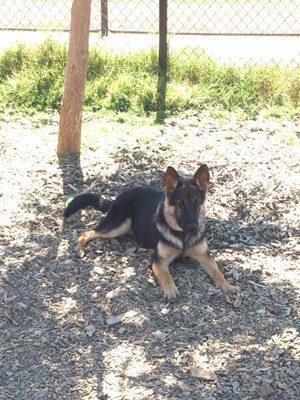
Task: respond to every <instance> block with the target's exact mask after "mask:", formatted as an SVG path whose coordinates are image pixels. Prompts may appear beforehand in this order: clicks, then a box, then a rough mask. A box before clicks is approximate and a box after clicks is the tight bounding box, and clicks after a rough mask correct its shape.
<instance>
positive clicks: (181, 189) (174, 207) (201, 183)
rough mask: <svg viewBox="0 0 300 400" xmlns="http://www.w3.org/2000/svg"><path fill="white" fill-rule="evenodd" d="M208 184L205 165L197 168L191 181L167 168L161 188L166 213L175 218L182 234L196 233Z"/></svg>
mask: <svg viewBox="0 0 300 400" xmlns="http://www.w3.org/2000/svg"><path fill="white" fill-rule="evenodd" d="M208 183H209V172H208V168H207V165H205V164H203V165H201V167H199V168H198V170H197V171H196V173H195V175H194V176H193V178H192V179H183V178H181V177H180V176H179V175H178V173H177V171H176V170H175V169H174V168H173V167H168V168H167V171H166V174H165V179H164V186H163V189H164V192H165V206H166V212H167V213H169V214H170V215H171V216H172V217H174V218H175V220H176V222H177V224H178V226H179V228H181V229H182V230H183V231H184V232H191V233H197V230H198V225H199V215H200V213H201V210H202V209H203V207H204V201H205V196H206V191H207V188H208Z"/></svg>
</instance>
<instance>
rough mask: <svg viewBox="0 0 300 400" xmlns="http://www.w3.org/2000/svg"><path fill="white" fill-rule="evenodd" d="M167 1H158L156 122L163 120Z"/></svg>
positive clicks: (165, 85) (165, 76) (166, 55)
mask: <svg viewBox="0 0 300 400" xmlns="http://www.w3.org/2000/svg"><path fill="white" fill-rule="evenodd" d="M167 36H168V0H159V57H158V59H159V69H158V90H157V92H158V93H157V116H156V120H157V121H158V122H162V121H163V120H164V119H165V110H166V89H167V61H168V37H167Z"/></svg>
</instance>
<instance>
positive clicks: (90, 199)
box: [64, 193, 112, 218]
mask: <svg viewBox="0 0 300 400" xmlns="http://www.w3.org/2000/svg"><path fill="white" fill-rule="evenodd" d="M111 204H112V201H109V200H103V201H100V197H99V196H98V195H97V194H94V193H82V194H79V195H78V196H76V197H74V198H73V199H72V200H71V201H70V202H69V204H68V205H67V208H66V209H65V212H64V216H65V217H66V218H67V217H69V216H70V215H72V214H74V213H75V212H76V211H78V210H81V209H82V208H85V207H88V206H91V207H93V208H95V209H96V210H99V211H102V212H106V211H108V210H109V208H110V206H111Z"/></svg>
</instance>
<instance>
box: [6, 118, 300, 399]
mask: <svg viewBox="0 0 300 400" xmlns="http://www.w3.org/2000/svg"><path fill="white" fill-rule="evenodd" d="M121 122H122V120H121V119H119V123H117V122H113V121H110V120H109V118H107V120H100V119H96V118H95V117H92V116H90V117H88V118H87V121H86V123H85V125H84V130H83V131H84V138H83V142H84V143H83V151H82V155H81V159H80V160H78V159H71V158H69V159H67V160H64V161H61V162H58V161H57V158H56V155H55V147H56V142H57V130H58V126H57V118H49V119H44V120H41V119H37V118H32V119H19V120H17V121H15V120H13V119H12V118H11V117H10V116H9V115H7V116H4V118H3V120H2V121H1V125H0V158H1V160H0V161H1V162H0V179H1V186H0V192H1V193H0V196H1V216H0V221H1V230H0V245H1V248H0V305H1V310H0V332H1V334H0V398H1V399H5V400H6V399H18V400H19V399H43V400H45V399H85V400H87V399H114V400H115V399H126V400H127V399H128V400H131V399H132V400H142V399H143V400H144V399H153V400H154V399H155V400H165V399H166V400H173V399H191V400H193V399H195V400H196V399H197V400H199V399H205V400H211V399H222V400H223V399H224V400H233V399H238V400H247V399H249V400H250V399H260V398H268V399H274V400H277V399H278V400H285V399H289V400H292V399H295V400H296V399H299V398H300V364H299V352H300V338H299V325H300V320H299V287H300V277H299V258H298V256H299V253H300V245H299V230H298V227H299V214H300V212H299V182H298V181H299V179H298V181H297V176H298V177H299V175H298V174H299V164H300V163H299V161H300V157H299V155H300V154H299V153H300V151H299V147H297V146H296V145H295V144H296V141H297V140H296V139H297V137H298V138H299V132H300V125H299V123H297V122H272V121H264V120H260V121H256V122H255V121H245V122H239V121H238V120H237V119H234V118H231V119H228V120H222V121H220V120H217V119H213V118H212V117H211V116H209V115H208V114H201V115H197V114H194V115H189V116H188V118H184V117H182V118H177V119H172V120H169V121H167V123H166V124H165V125H164V126H151V125H149V126H148V125H144V124H143V122H140V123H137V124H135V125H134V126H133V125H130V123H126V122H124V121H123V122H124V123H121ZM201 162H206V163H207V164H208V165H209V166H210V169H211V180H212V183H211V188H210V191H209V201H208V220H207V227H208V239H209V244H210V248H211V252H212V254H213V255H214V257H215V258H216V260H217V262H218V263H219V266H220V269H221V270H222V271H223V272H224V274H225V276H226V278H227V279H228V281H229V282H231V283H234V284H237V285H239V286H240V288H241V291H240V293H238V294H232V295H230V296H227V295H223V294H222V293H221V292H220V291H219V290H218V289H216V288H215V287H214V286H213V285H212V282H211V281H210V279H209V277H208V276H207V275H206V274H205V272H203V271H202V270H201V268H199V267H198V266H197V265H196V264H193V263H192V262H190V261H188V260H181V261H177V262H175V263H174V265H173V266H172V274H173V276H174V278H175V281H176V284H177V286H178V289H179V297H178V298H177V299H176V301H175V302H173V303H167V302H165V301H164V300H163V297H162V292H161V289H160V288H159V287H158V286H157V283H156V281H155V279H154V277H153V275H152V274H151V272H150V270H149V263H150V258H151V251H145V250H144V249H141V248H138V247H137V246H136V244H135V242H134V240H133V239H132V238H124V239H122V240H121V241H120V246H121V247H120V246H119V247H117V246H116V244H115V243H114V244H113V243H109V242H107V241H101V240H99V241H95V242H93V243H91V244H90V245H89V246H88V248H87V252H86V256H85V258H83V259H79V258H78V257H77V255H76V254H75V252H74V238H75V236H76V232H80V231H81V230H83V229H85V228H86V226H90V227H91V226H94V224H95V222H96V221H97V220H98V219H99V218H101V213H99V212H95V211H92V210H85V211H82V212H81V213H80V215H79V214H78V215H77V216H74V217H72V218H70V220H68V221H65V222H64V221H63V217H62V212H63V209H64V203H65V200H66V198H67V197H68V196H69V195H74V193H78V192H81V191H86V190H89V191H94V192H98V193H101V195H102V196H103V197H104V198H113V197H114V196H115V195H116V194H117V193H118V192H120V191H121V190H122V189H124V188H127V187H131V186H134V185H137V184H152V185H156V186H159V185H160V184H161V180H162V177H163V171H164V170H165V168H166V166H167V165H169V164H171V165H173V166H175V167H177V168H178V169H179V170H180V171H182V172H187V173H192V172H193V171H195V169H196V168H197V166H198V165H199V164H200V163H201ZM116 249H117V250H116ZM124 313H128V314H126V315H125V316H123V321H120V320H121V319H122V316H121V317H120V318H119V322H117V321H116V320H115V319H114V317H118V316H120V315H122V314H124Z"/></svg>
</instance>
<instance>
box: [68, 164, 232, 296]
mask: <svg viewBox="0 0 300 400" xmlns="http://www.w3.org/2000/svg"><path fill="white" fill-rule="evenodd" d="M208 183H209V171H208V168H207V166H206V165H202V166H201V167H200V168H198V170H197V171H196V173H195V175H194V177H193V178H192V179H182V178H181V177H180V176H179V175H178V173H177V172H176V170H175V169H174V168H173V167H168V168H167V171H166V173H165V178H164V184H163V191H159V190H156V189H153V188H150V187H137V188H133V189H128V190H125V191H124V192H122V193H121V194H120V195H119V196H118V197H117V198H116V199H115V200H114V201H112V202H109V201H103V202H101V201H100V199H99V196H97V195H95V194H92V193H84V194H80V195H78V196H77V197H75V198H74V199H73V200H72V201H71V202H70V203H69V205H68V206H67V208H66V210H65V217H68V216H69V215H71V214H73V213H74V212H76V211H77V210H79V209H82V208H84V207H87V206H92V207H94V208H95V209H97V210H100V211H102V212H107V211H108V212H107V214H106V216H105V217H104V218H103V219H102V221H101V222H100V223H99V225H98V226H97V227H96V228H95V229H94V230H90V231H85V232H82V233H81V234H80V236H79V238H78V243H77V246H76V249H77V251H78V252H79V255H80V256H81V257H82V256H83V254H84V248H85V246H86V244H87V243H88V242H89V241H91V240H93V239H95V238H99V237H100V238H110V239H111V238H117V237H119V236H122V235H124V234H126V233H128V232H129V231H131V232H132V233H133V234H134V236H135V238H136V240H137V241H138V243H139V244H140V245H141V246H143V247H145V248H151V249H154V255H153V260H152V265H151V267H152V270H153V272H154V274H155V275H156V277H157V279H158V281H159V283H160V285H161V287H162V289H163V291H164V297H165V298H167V299H171V298H173V297H175V296H176V294H177V288H176V286H175V284H174V281H173V278H172V276H171V274H170V272H169V264H170V263H171V262H172V261H173V260H174V259H175V258H177V257H179V256H187V257H191V258H192V259H194V260H196V261H197V262H199V263H200V264H201V265H202V267H203V268H204V269H205V271H206V272H207V273H208V274H209V276H210V277H211V279H212V280H213V281H214V283H215V284H216V286H218V287H220V288H221V289H222V290H223V291H225V292H228V291H229V292H234V291H237V290H239V288H238V287H237V286H232V285H230V284H229V283H228V282H227V281H226V279H225V278H224V275H223V274H222V272H220V271H219V269H218V266H217V264H216V262H215V261H214V259H213V258H212V257H211V256H210V255H209V252H208V247H207V241H206V238H205V203H206V193H207V189H208Z"/></svg>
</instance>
